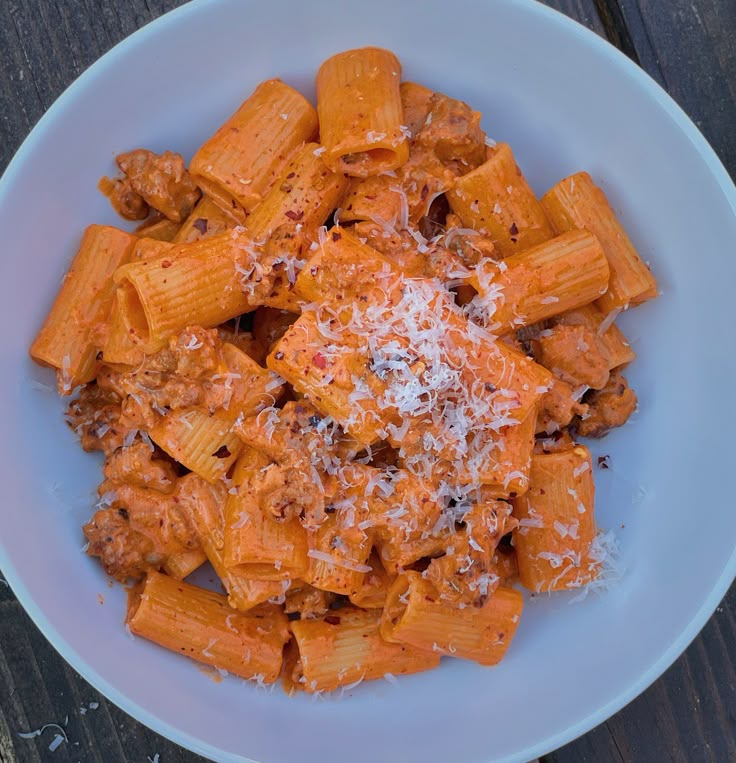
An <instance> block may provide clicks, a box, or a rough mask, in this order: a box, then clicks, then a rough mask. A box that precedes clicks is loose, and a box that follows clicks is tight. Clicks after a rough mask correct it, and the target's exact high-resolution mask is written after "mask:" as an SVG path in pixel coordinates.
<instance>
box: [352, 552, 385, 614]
mask: <svg viewBox="0 0 736 763" xmlns="http://www.w3.org/2000/svg"><path fill="white" fill-rule="evenodd" d="M368 566H369V567H370V568H371V571H370V572H366V573H365V577H364V578H363V581H362V583H361V584H360V587H359V588H358V589H357V590H356V591H353V592H351V593H350V594H349V597H350V602H351V604H355V606H356V607H360V608H361V609H382V608H383V605H384V604H385V603H386V595H387V594H388V589H389V588H390V586H391V583H392V582H393V580H394V576H393V575H391V574H390V573H389V572H388V571H387V570H386V569H385V568H384V566H383V564H382V563H381V557H380V555H379V554H378V552H377V551H375V550H374V551H373V553H372V554H371V555H370V557H368Z"/></svg>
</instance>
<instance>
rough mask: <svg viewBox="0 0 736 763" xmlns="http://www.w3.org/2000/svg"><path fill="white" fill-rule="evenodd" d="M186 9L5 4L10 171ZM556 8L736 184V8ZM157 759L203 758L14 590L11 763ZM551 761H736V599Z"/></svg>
mask: <svg viewBox="0 0 736 763" xmlns="http://www.w3.org/2000/svg"><path fill="white" fill-rule="evenodd" d="M486 1H487V2H494V1H495V0H486ZM184 2H185V0H0V52H1V53H2V59H1V60H2V67H1V71H0V170H4V168H5V167H6V165H7V163H8V162H9V161H10V159H11V157H12V156H13V153H14V152H15V150H16V149H17V148H18V146H19V145H20V143H21V141H22V140H23V139H24V138H25V137H26V135H27V134H28V132H29V130H30V129H31V127H32V126H33V125H34V124H35V122H36V121H37V120H38V119H39V117H40V116H41V115H42V114H43V113H44V111H45V110H46V109H47V108H48V107H49V106H50V105H51V104H52V103H53V102H54V100H55V99H56V97H57V96H58V95H60V94H61V92H62V91H63V90H64V88H66V87H67V85H69V84H70V83H71V81H72V80H73V79H75V78H76V77H77V76H78V75H79V74H81V72H82V71H83V70H84V69H85V68H86V67H88V66H89V65H90V64H92V63H93V62H94V61H95V60H96V59H97V58H99V57H100V56H101V55H102V54H103V53H105V51H107V50H108V49H109V48H110V47H112V46H113V45H114V44H115V43H117V42H118V41H119V40H121V39H123V38H124V37H126V36H127V35H129V34H131V33H132V32H134V31H135V30H136V29H138V28H140V27H141V26H143V25H144V24H147V23H148V22H149V21H151V20H152V19H154V18H156V17H157V16H159V15H161V14H162V13H165V12H166V11H168V10H171V9H172V8H175V7H176V6H179V5H182V4H183V3H184ZM546 3H547V5H550V6H552V7H554V8H557V9H558V10H561V11H563V12H564V13H566V14H568V15H569V16H571V17H572V18H574V19H577V20H578V21H580V22H581V23H583V24H585V25H586V26H587V27H589V28H590V29H592V30H594V31H595V32H596V33H598V34H600V35H601V36H603V37H606V38H607V39H609V40H610V41H611V42H612V43H613V44H614V45H616V46H617V47H618V48H620V49H621V50H622V51H624V53H626V54H627V55H628V56H630V57H631V58H632V59H633V60H634V61H636V62H637V63H638V64H640V65H641V66H642V67H643V68H644V69H645V70H646V71H647V72H648V73H649V74H650V75H651V76H652V77H654V78H655V79H656V80H657V81H658V82H659V83H660V84H661V85H663V86H664V87H665V88H666V89H667V90H668V91H669V92H670V93H671V95H672V96H673V97H674V98H675V100H676V101H677V102H678V103H679V104H680V105H681V106H682V107H683V108H684V109H685V111H686V112H687V113H688V114H689V115H690V116H691V117H692V118H693V119H694V121H695V123H696V124H697V125H698V126H699V127H700V129H701V130H702V131H703V133H704V134H705V136H706V138H708V140H710V142H711V144H712V145H713V147H714V148H715V150H716V152H717V153H718V155H719V156H720V157H721V159H722V160H723V162H724V164H725V165H726V168H727V169H728V170H729V171H730V172H731V175H732V176H736V41H735V40H734V32H736V0H546ZM726 501H727V502H728V498H726ZM729 508H731V507H729ZM706 531H707V530H706ZM571 680H574V676H571ZM49 722H57V723H65V722H66V724H65V725H66V733H67V735H68V738H69V742H68V743H65V744H62V745H61V746H60V747H59V748H58V749H57V750H56V751H55V752H53V753H52V752H49V749H48V745H49V743H50V742H51V740H52V739H53V737H54V731H53V730H49V731H47V732H46V733H45V734H44V735H43V736H42V737H40V738H35V739H22V738H19V737H18V732H19V731H27V730H29V729H36V728H38V727H40V726H42V725H43V724H45V723H49ZM156 753H158V754H159V756H160V761H161V763H173V762H174V761H187V762H188V763H193V762H194V761H201V760H202V758H199V757H198V756H196V755H193V754H191V753H189V752H186V751H184V750H182V749H181V748H179V747H177V746H176V745H174V744H172V743H171V742H168V741H167V740H165V739H163V738H162V737H159V736H158V735H157V734H154V733H153V732H152V731H149V730H148V729H146V728H145V727H143V726H141V725H140V724H139V723H137V722H136V721H134V720H133V719H132V718H130V717H129V716H127V715H126V714H125V713H123V712H122V711H120V710H119V709H118V708H116V707H115V706H114V705H113V704H112V703H110V702H107V701H106V700H105V699H104V698H103V697H101V696H100V695H99V694H98V692H96V691H95V690H94V689H93V688H92V687H91V686H89V685H88V684H87V683H86V681H84V680H83V679H82V678H80V677H79V676H78V675H77V674H76V673H75V672H74V671H73V670H72V669H71V668H70V667H69V666H68V665H67V664H66V663H65V662H64V661H63V660H62V659H61V658H60V657H59V655H58V654H57V653H56V652H55V651H54V650H53V649H52V648H51V647H50V646H49V644H48V643H47V642H46V640H45V639H44V637H43V636H42V635H41V634H40V633H39V631H38V630H37V629H36V627H35V626H34V625H33V624H32V623H31V621H30V619H29V618H28V616H27V615H26V614H25V612H24V611H23V609H22V608H21V606H20V604H19V603H18V602H17V601H16V599H15V598H14V596H13V593H12V591H11V590H10V589H9V588H8V587H7V584H5V581H4V580H3V579H2V578H0V763H11V761H21V762H23V763H24V762H25V761H46V760H53V761H54V762H55V763H56V762H58V763H64V762H65V761H81V762H82V763H87V762H88V761H99V762H100V763H112V762H114V761H115V762H116V761H131V763H132V762H135V763H144V762H145V761H146V760H147V759H150V760H154V759H156V758H155V755H156ZM156 760H158V759H156ZM543 760H544V761H547V762H548V763H574V762H576V761H580V762H581V763H583V762H584V761H586V762H587V761H591V762H592V763H608V762H609V761H610V762H611V763H620V762H621V761H636V763H659V761H670V760H672V761H684V762H687V763H700V761H716V762H717V763H725V762H726V761H736V587H732V589H731V591H730V592H729V594H728V595H727V596H726V598H725V599H724V600H723V602H722V603H721V605H720V606H719V607H718V609H717V611H716V613H715V614H714V616H713V618H712V619H711V620H710V622H709V623H708V625H707V626H706V627H705V628H704V630H703V631H702V633H701V634H700V635H699V636H698V638H697V639H696V640H695V641H694V642H693V644H692V645H691V646H690V648H689V649H688V650H687V651H686V652H685V654H684V655H683V656H682V657H681V658H680V659H679V660H678V661H677V662H676V663H675V664H674V666H673V667H672V668H670V670H669V671H667V673H665V675H664V676H663V677H662V678H661V679H660V680H659V681H657V682H656V683H655V684H654V685H653V686H652V687H651V688H650V689H649V690H648V691H646V692H645V693H644V694H643V695H641V696H640V697H639V698H638V699H636V700H634V701H633V702H632V703H631V704H630V705H629V706H628V707H626V708H624V709H623V710H621V712H619V713H618V714H617V715H615V716H614V717H613V718H611V719H610V720H608V721H607V722H605V723H603V724H601V725H600V726H599V727H598V728H596V729H594V730H593V731H591V732H590V733H588V734H586V735H585V736H584V737H581V738H580V739H578V740H576V741H575V742H572V743H571V744H569V745H567V746H566V747H564V748H562V749H560V750H557V751H556V752H552V753H550V754H549V755H546V756H544V758H543Z"/></svg>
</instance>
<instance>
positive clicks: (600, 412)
mask: <svg viewBox="0 0 736 763" xmlns="http://www.w3.org/2000/svg"><path fill="white" fill-rule="evenodd" d="M585 402H586V403H587V404H588V413H587V414H585V415H584V416H581V417H580V421H579V422H578V423H577V425H576V428H577V433H578V434H579V435H580V436H581V437H603V436H604V435H605V434H607V433H608V432H609V430H611V429H613V428H614V427H620V426H623V425H624V424H625V423H626V422H627V421H628V420H629V416H631V414H632V413H633V412H634V411H635V410H636V403H637V400H636V394H635V393H634V391H633V390H632V389H631V388H630V387H629V385H628V382H627V381H626V377H625V376H624V375H623V374H622V373H621V372H620V371H613V372H612V373H611V378H610V379H609V380H608V384H606V386H605V387H604V388H603V389H602V390H599V391H595V392H591V393H589V395H588V396H586V397H585Z"/></svg>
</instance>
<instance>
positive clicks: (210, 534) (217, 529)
mask: <svg viewBox="0 0 736 763" xmlns="http://www.w3.org/2000/svg"><path fill="white" fill-rule="evenodd" d="M177 495H178V497H179V500H180V504H181V505H182V506H183V507H184V508H185V510H186V511H187V513H188V516H189V519H190V521H191V523H192V525H193V526H194V529H195V532H196V533H197V537H198V538H199V542H200V543H201V544H202V549H203V550H204V553H205V554H206V559H207V560H208V561H209V563H210V564H211V565H212V568H213V569H214V571H215V573H216V574H217V576H218V577H219V578H220V581H221V582H222V585H223V587H224V588H225V591H226V592H227V595H228V596H227V601H228V604H229V605H230V606H231V607H233V609H237V610H240V611H241V612H246V611H247V610H249V609H252V608H253V607H255V606H256V605H258V604H261V603H263V602H265V601H268V599H271V598H275V597H278V596H281V595H283V593H284V591H285V589H286V588H288V585H289V581H278V580H277V581H266V580H254V579H252V578H249V577H247V576H246V575H244V574H242V573H240V572H239V571H238V570H235V569H230V568H228V567H227V566H226V565H225V555H224V548H225V533H224V530H225V515H224V511H223V507H224V503H225V490H224V488H223V486H222V483H217V484H215V485H209V484H207V483H206V482H204V481H203V480H201V479H199V478H198V477H196V476H195V475H192V474H188V475H186V476H185V477H182V478H181V480H179V484H178V486H177ZM179 556H182V555H178V556H177V557H174V558H175V559H177V560H178V558H179ZM167 572H168V569H167Z"/></svg>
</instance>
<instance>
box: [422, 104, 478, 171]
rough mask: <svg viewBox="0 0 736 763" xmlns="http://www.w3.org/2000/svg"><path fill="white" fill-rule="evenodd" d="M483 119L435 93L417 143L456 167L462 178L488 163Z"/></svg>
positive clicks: (466, 108)
mask: <svg viewBox="0 0 736 763" xmlns="http://www.w3.org/2000/svg"><path fill="white" fill-rule="evenodd" d="M480 118H481V115H480V113H479V112H477V111H473V110H472V109H471V108H470V106H468V105H467V104H466V103H463V102H462V101H458V100H455V99H454V98H449V97H448V96H446V95H443V94H442V93H435V94H434V95H433V96H432V97H431V98H430V101H429V114H428V115H427V119H426V120H425V122H424V125H423V126H422V128H421V130H420V131H419V132H418V133H417V136H416V138H415V142H416V143H417V144H418V145H419V146H422V147H426V148H429V149H431V150H432V152H433V153H434V154H435V155H436V156H437V158H438V159H439V160H440V161H442V162H444V163H445V164H453V165H455V166H456V168H457V170H458V172H459V174H461V175H462V174H465V173H466V172H470V170H472V169H475V168H476V167H479V166H480V165H481V164H483V162H484V161H485V159H486V146H485V133H484V132H483V130H482V129H481V127H480Z"/></svg>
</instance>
